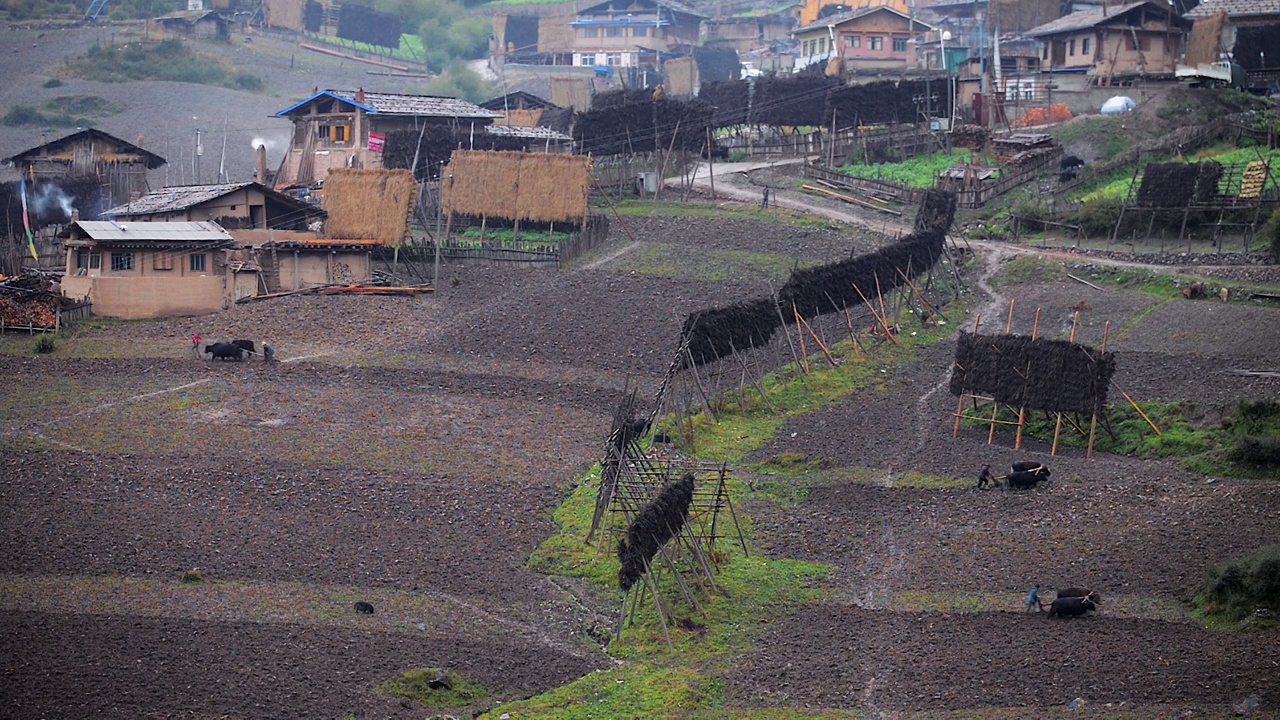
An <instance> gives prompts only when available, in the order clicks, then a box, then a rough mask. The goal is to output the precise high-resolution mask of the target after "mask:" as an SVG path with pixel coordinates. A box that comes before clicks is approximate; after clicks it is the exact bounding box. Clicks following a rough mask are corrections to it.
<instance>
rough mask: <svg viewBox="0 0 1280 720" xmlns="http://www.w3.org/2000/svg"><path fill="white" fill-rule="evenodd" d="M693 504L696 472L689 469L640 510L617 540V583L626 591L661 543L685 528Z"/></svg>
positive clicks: (642, 571) (638, 576)
mask: <svg viewBox="0 0 1280 720" xmlns="http://www.w3.org/2000/svg"><path fill="white" fill-rule="evenodd" d="M692 504H693V475H692V474H690V473H686V474H685V475H684V477H682V478H680V479H679V480H672V481H671V482H668V483H667V484H666V485H664V486H663V487H662V491H661V492H659V493H658V497H656V498H654V500H653V502H651V503H649V504H648V505H646V506H645V507H644V509H643V510H641V511H640V514H639V515H638V516H636V519H635V520H634V521H633V522H632V523H631V526H630V527H628V528H627V536H626V537H625V538H623V539H622V540H619V541H618V562H620V563H621V564H622V567H621V568H619V569H618V586H619V587H621V588H622V591H623V592H627V591H628V590H630V589H631V587H632V586H633V585H635V584H636V582H638V581H639V580H640V578H641V576H643V575H644V572H645V568H646V567H648V565H649V563H650V562H652V561H653V557H654V556H655V555H657V554H658V551H659V550H660V549H662V546H663V545H665V544H667V541H668V540H670V539H671V538H673V537H675V536H676V534H677V533H679V532H680V530H681V529H683V528H684V524H685V520H686V519H687V518H688V515H689V506H690V505H692Z"/></svg>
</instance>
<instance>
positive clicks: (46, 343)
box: [33, 335, 58, 355]
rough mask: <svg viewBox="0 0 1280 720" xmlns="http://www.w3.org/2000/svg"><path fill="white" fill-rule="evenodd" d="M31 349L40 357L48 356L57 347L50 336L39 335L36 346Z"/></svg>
mask: <svg viewBox="0 0 1280 720" xmlns="http://www.w3.org/2000/svg"><path fill="white" fill-rule="evenodd" d="M33 349H34V350H35V351H36V352H37V353H38V354H40V355H48V354H49V353H51V352H53V351H54V350H56V349H58V345H57V343H56V342H54V340H53V336H52V335H41V336H40V337H39V338H37V339H36V344H35V346H34V348H33Z"/></svg>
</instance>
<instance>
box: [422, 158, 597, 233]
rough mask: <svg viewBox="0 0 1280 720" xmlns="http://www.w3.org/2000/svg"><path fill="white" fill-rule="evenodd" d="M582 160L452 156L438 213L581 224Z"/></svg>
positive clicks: (585, 177)
mask: <svg viewBox="0 0 1280 720" xmlns="http://www.w3.org/2000/svg"><path fill="white" fill-rule="evenodd" d="M590 171H591V160H590V159H589V158H588V157H587V156H585V155H555V154H547V153H519V152H491V151H480V150H457V151H455V152H454V153H453V156H452V157H451V159H450V160H449V165H448V167H446V168H445V180H444V192H443V195H444V209H445V212H450V213H454V214H458V215H471V216H474V217H491V218H505V219H507V220H525V221H530V222H563V223H577V224H581V223H582V222H583V221H585V219H586V217H587V192H588V183H589V181H590Z"/></svg>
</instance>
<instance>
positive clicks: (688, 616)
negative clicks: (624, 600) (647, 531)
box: [483, 328, 950, 718]
mask: <svg viewBox="0 0 1280 720" xmlns="http://www.w3.org/2000/svg"><path fill="white" fill-rule="evenodd" d="M949 334H950V333H949V331H948V330H947V329H946V328H942V329H935V330H932V331H929V332H919V333H918V334H917V335H915V336H912V335H910V334H906V335H903V336H901V337H900V341H901V345H898V346H895V345H884V346H881V347H879V348H877V349H876V350H875V354H874V356H870V357H869V356H866V355H863V356H859V357H854V356H853V351H852V346H851V345H850V344H849V343H844V344H842V345H837V346H835V347H834V348H832V350H833V352H834V354H835V355H836V356H837V357H839V358H841V363H840V364H839V365H838V366H837V367H830V366H827V365H825V361H824V360H822V359H821V356H818V357H817V358H816V359H811V367H812V370H811V374H810V375H808V376H805V377H803V378H802V377H800V376H799V375H798V374H797V373H796V372H795V368H794V367H791V368H784V369H783V370H782V371H780V372H779V373H775V374H773V375H771V376H769V377H768V378H766V380H765V381H764V384H765V386H766V387H767V388H768V390H767V392H768V393H769V397H770V399H771V402H772V403H773V404H774V409H772V410H771V409H770V408H768V407H767V406H765V405H764V404H763V402H762V401H761V400H760V399H759V398H755V399H754V400H753V399H750V398H749V399H748V400H747V401H746V402H745V403H742V404H739V402H738V401H737V400H736V399H735V400H733V401H732V402H731V403H727V404H722V406H721V410H720V413H719V422H715V423H713V422H711V421H710V420H708V419H705V418H701V417H699V418H696V419H695V420H694V426H695V433H696V435H697V437H698V446H699V450H700V454H701V455H702V456H703V457H715V458H716V459H721V460H723V459H727V460H730V461H731V462H737V461H740V460H741V459H742V458H743V457H745V455H746V454H747V453H748V452H750V451H751V450H753V449H756V448H759V447H763V446H764V445H765V444H767V443H768V441H769V440H770V438H772V437H773V435H774V434H776V432H777V431H778V429H779V428H781V427H782V424H783V423H784V422H786V420H787V419H788V418H791V417H795V416H798V415H802V414H804V413H806V412H813V411H814V410H816V409H818V408H821V407H823V406H825V405H827V404H829V403H831V402H833V401H837V400H839V399H840V398H842V397H846V396H848V395H849V394H851V393H853V392H855V391H857V390H861V389H865V388H868V387H873V386H874V385H876V384H877V383H879V378H880V376H881V371H883V370H884V369H885V368H886V366H888V365H890V364H893V363H901V362H908V361H910V360H911V359H913V358H914V357H915V355H916V353H917V352H918V350H919V349H920V348H922V347H924V346H926V345H927V344H929V343H932V342H936V341H938V340H941V339H942V338H944V337H947V336H948V335H949ZM818 362H823V363H824V364H823V365H818V364H817V363H818ZM810 467H811V466H810V465H809V464H808V461H807V460H803V459H801V460H797V459H796V458H775V459H774V460H773V461H772V463H770V462H766V463H762V464H760V465H758V466H757V469H760V470H765V471H769V470H772V469H776V468H782V469H784V470H786V471H788V472H790V471H795V470H797V469H800V470H805V469H809V468H810ZM599 483H600V468H599V467H598V466H597V467H595V468H593V469H592V470H591V471H590V472H589V473H587V475H586V476H585V477H583V478H582V479H581V480H580V481H579V482H578V484H577V485H576V486H575V487H574V488H573V489H572V491H571V493H570V495H569V497H568V499H567V500H566V501H565V502H564V503H563V504H562V505H561V506H560V507H559V508H557V509H556V510H555V512H554V513H553V515H552V519H553V520H554V522H555V524H556V527H557V528H558V531H557V533H556V534H555V535H554V536H552V537H551V538H548V539H547V540H546V541H545V542H544V543H542V545H541V546H540V547H538V548H537V549H536V550H535V551H534V552H533V553H532V554H531V556H530V558H529V566H530V568H531V569H533V570H535V571H537V572H542V573H547V574H556V575H564V576H570V577H575V578H580V579H583V580H585V581H587V582H588V583H589V584H590V585H592V586H594V587H595V588H596V589H597V590H599V591H601V592H605V593H608V594H609V595H610V596H611V597H613V599H614V601H615V602H620V601H621V598H620V596H619V595H618V590H617V574H618V569H619V565H618V562H617V560H616V558H615V557H614V553H613V552H612V549H611V548H608V547H605V548H601V550H600V551H597V549H596V548H595V547H594V546H591V545H587V544H586V543H584V542H583V538H585V537H586V534H587V531H588V529H589V528H590V525H591V518H592V514H593V512H594V509H595V500H596V496H597V493H598V491H599ZM798 486H799V483H795V482H788V481H784V480H779V479H776V478H773V477H766V478H764V479H763V480H760V481H758V482H755V481H753V483H752V484H751V486H747V485H746V484H745V483H744V481H743V480H742V479H740V478H737V477H732V478H730V480H729V491H730V493H731V495H732V496H733V497H734V498H738V499H739V500H740V499H741V498H743V497H744V496H746V495H748V494H751V495H752V496H753V497H756V498H758V499H769V498H777V499H778V500H779V501H781V502H784V503H788V502H790V503H794V502H799V501H801V500H802V499H803V491H802V490H799V489H798ZM737 508H738V510H737V517H738V520H739V523H740V525H741V527H742V530H743V533H744V536H745V537H746V538H747V539H748V543H749V542H750V538H751V536H752V526H751V518H750V517H749V516H748V515H747V514H746V512H744V510H743V509H742V505H741V503H738V504H737ZM714 560H715V562H717V563H718V564H719V566H720V572H719V574H718V575H717V576H716V582H717V584H719V586H720V587H721V589H722V591H723V592H721V593H720V594H717V595H714V596H712V597H711V598H709V599H708V600H707V601H705V603H704V609H705V611H706V612H705V615H704V614H700V613H697V612H696V611H695V610H694V609H693V608H690V607H687V606H685V605H684V604H683V602H681V600H680V599H679V594H678V593H677V592H676V591H675V588H674V587H666V586H665V585H664V587H663V588H662V591H663V595H664V597H665V598H667V600H668V602H669V603H670V604H671V606H672V613H673V615H674V616H675V617H677V618H681V619H684V620H686V621H688V622H686V623H685V624H684V625H683V626H682V627H672V628H670V633H671V641H672V644H673V646H674V649H675V652H674V653H672V652H671V651H670V650H668V649H667V646H666V640H665V639H664V636H663V634H662V630H661V626H660V625H659V621H658V618H657V615H656V612H655V611H654V609H653V607H652V605H649V606H648V607H643V608H641V609H640V610H639V611H638V612H637V614H636V624H635V625H633V626H630V627H627V628H625V630H624V631H623V633H622V635H621V637H620V638H619V639H616V640H614V641H612V642H611V643H610V645H609V652H610V654H611V655H613V656H614V657H615V658H618V659H621V660H624V661H625V662H624V663H623V664H621V665H620V666H618V667H616V668H613V669H611V670H607V671H602V672H598V673H594V674H592V675H589V676H587V677H585V678H582V679H580V680H578V681H576V682H574V683H571V684H569V685H566V686H564V687H561V688H557V689H555V690H552V691H550V692H547V693H544V694H543V695H540V696H537V697H534V698H531V699H529V700H524V701H520V702H516V703H510V704H507V705H503V706H501V707H498V708H495V709H494V710H492V711H490V712H489V713H488V714H487V715H485V716H483V717H487V718H498V717H501V716H502V715H504V714H509V715H510V717H511V718H536V717H555V718H598V717H670V716H673V715H678V716H684V717H695V718H696V717H708V718H711V717H725V716H726V715H728V714H732V715H733V716H734V717H761V718H765V717H768V718H808V717H838V718H857V717H861V715H860V714H859V713H857V712H843V711H802V710H791V709H776V710H775V709H769V710H757V711H747V712H746V713H745V714H744V713H742V712H739V711H738V710H737V709H734V710H733V711H732V713H729V712H727V711H726V709H725V708H726V704H727V702H728V700H727V687H726V685H725V682H724V681H723V680H722V679H721V678H722V675H723V673H724V672H725V671H727V670H729V669H730V668H731V667H732V666H733V662H734V661H735V660H736V659H737V658H740V657H742V656H743V655H745V654H746V653H748V652H750V651H751V649H752V647H753V646H754V644H755V642H756V641H757V640H758V639H759V637H760V636H761V635H762V634H763V632H764V631H765V630H766V628H767V627H768V624H769V623H770V622H771V621H773V620H776V619H779V618H782V617H785V616H786V615H787V614H789V613H790V612H792V611H793V610H794V608H795V607H797V606H798V605H800V604H803V603H809V602H815V601H818V600H820V599H821V598H823V597H825V592H824V591H823V590H821V589H820V587H819V585H820V583H821V581H822V580H823V579H824V578H825V577H826V576H827V575H828V573H829V572H830V571H829V568H827V567H826V566H823V565H820V564H816V563H807V562H800V561H795V560H773V559H769V558H766V557H761V556H760V555H758V554H754V555H751V556H748V555H747V554H746V553H744V552H743V550H742V548H741V547H740V546H738V545H736V544H732V543H727V542H726V543H722V544H721V545H720V546H719V547H717V549H716V552H715V554H714ZM663 582H664V584H665V583H670V582H671V580H670V577H669V576H667V577H665V578H664V580H663Z"/></svg>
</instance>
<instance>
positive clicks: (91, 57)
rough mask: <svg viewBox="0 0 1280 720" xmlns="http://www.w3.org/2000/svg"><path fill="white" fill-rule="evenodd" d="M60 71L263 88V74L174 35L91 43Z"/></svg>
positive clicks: (89, 77) (106, 77)
mask: <svg viewBox="0 0 1280 720" xmlns="http://www.w3.org/2000/svg"><path fill="white" fill-rule="evenodd" d="M60 74H63V75H67V76H71V77H78V78H82V79H85V80H95V81H98V82H129V81H132V80H168V81H172V82H185V83H195V84H199V85H219V86H222V87H227V88H231V89H233V90H247V91H250V92H260V91H261V90H262V89H263V82H262V78H260V77H258V76H257V75H254V74H252V73H249V72H245V71H243V70H236V69H235V68H232V67H229V66H223V65H221V64H219V63H218V62H216V61H215V60H213V59H212V58H210V57H207V56H204V55H201V54H200V53H197V52H195V51H194V50H192V49H191V48H189V47H187V46H186V45H185V44H183V43H182V41H181V40H176V39H169V40H162V41H160V42H158V43H144V42H132V43H129V44H127V45H110V46H105V47H104V46H102V45H94V46H93V47H91V48H89V51H88V52H86V53H85V54H84V55H80V56H77V57H72V58H67V59H66V60H65V61H64V62H63V65H62V67H61V69H60Z"/></svg>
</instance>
